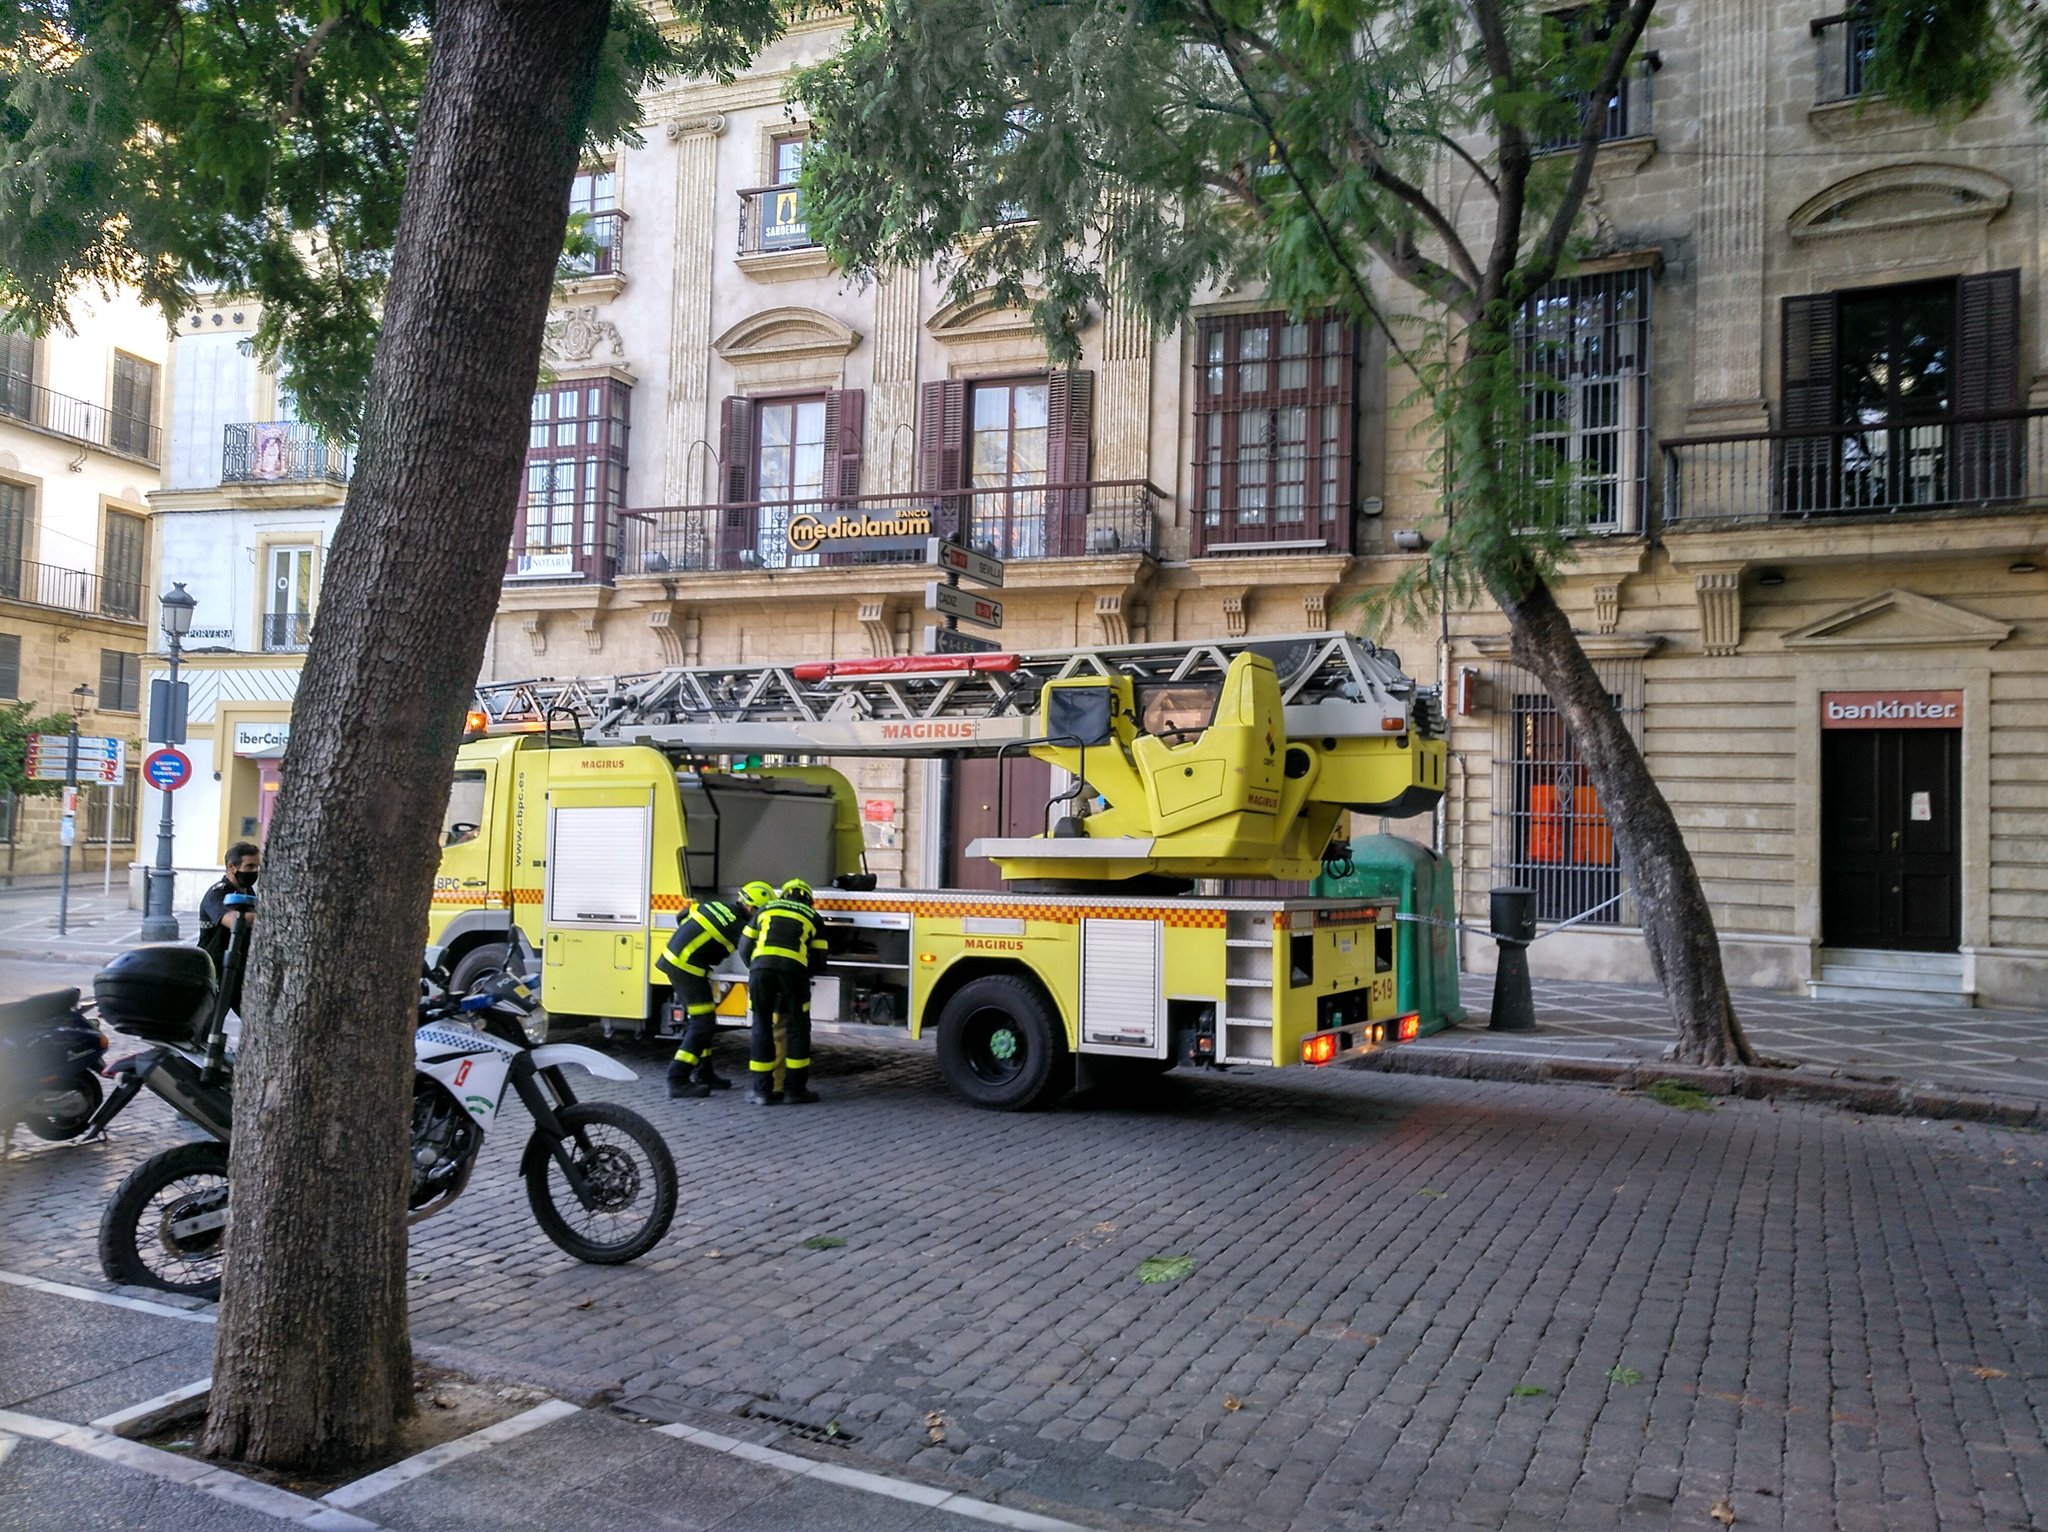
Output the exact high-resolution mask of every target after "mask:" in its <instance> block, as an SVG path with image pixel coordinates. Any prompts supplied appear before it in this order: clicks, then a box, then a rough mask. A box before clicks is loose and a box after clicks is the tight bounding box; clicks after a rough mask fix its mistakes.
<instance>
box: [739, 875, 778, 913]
mask: <svg viewBox="0 0 2048 1532" xmlns="http://www.w3.org/2000/svg"><path fill="white" fill-rule="evenodd" d="M774 897H775V885H774V884H772V883H766V882H763V881H762V880H761V879H759V878H754V879H752V880H750V881H749V882H746V883H742V884H741V885H740V902H741V903H742V904H751V905H754V906H755V907H756V908H758V907H759V906H761V905H764V904H766V903H767V902H768V901H769V900H770V899H773V898H774Z"/></svg>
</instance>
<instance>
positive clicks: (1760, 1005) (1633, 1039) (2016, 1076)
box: [1449, 973, 2048, 1096]
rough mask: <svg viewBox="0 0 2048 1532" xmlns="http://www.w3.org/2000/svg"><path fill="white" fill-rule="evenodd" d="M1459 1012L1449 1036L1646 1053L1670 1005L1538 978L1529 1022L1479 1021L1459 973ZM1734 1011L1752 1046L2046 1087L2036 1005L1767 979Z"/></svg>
mask: <svg viewBox="0 0 2048 1532" xmlns="http://www.w3.org/2000/svg"><path fill="white" fill-rule="evenodd" d="M1458 987H1459V990H1460V993H1461V994H1462V995H1463V997H1464V1001H1465V1008H1466V1010H1467V1011H1468V1012H1470V1019H1469V1020H1468V1021H1467V1022H1466V1024H1465V1026H1463V1027H1461V1028H1459V1029H1457V1030H1456V1031H1454V1032H1452V1033H1450V1034H1449V1038H1451V1039H1455V1040H1457V1041H1458V1042H1460V1043H1464V1044H1470V1043H1473V1042H1475V1041H1478V1040H1481V1039H1484V1040H1487V1042H1488V1043H1489V1044H1490V1045H1492V1046H1498V1047H1503V1048H1515V1047H1521V1046H1526V1045H1527V1043H1528V1042H1529V1041H1531V1040H1541V1041H1542V1042H1543V1044H1544V1045H1545V1046H1546V1047H1548V1046H1553V1045H1556V1044H1558V1043H1563V1042H1571V1043H1578V1044H1588V1045H1596V1050H1595V1051H1600V1050H1603V1049H1604V1050H1613V1051H1625V1052H1628V1053H1631V1054H1635V1055H1638V1056H1640V1055H1645V1054H1647V1055H1651V1056H1654V1055H1656V1054H1657V1053H1659V1052H1661V1051H1662V1049H1663V1048H1664V1046H1665V1045H1666V1044H1667V1043H1669V1042H1670V1041H1671V1037H1672V1027H1671V1011H1670V1008H1669V1007H1668V1006H1667V1005H1666V1004H1665V1003H1664V992H1663V991H1662V990H1660V989H1658V988H1657V987H1656V986H1655V985H1654V984H1593V983H1574V982H1572V981H1570V980H1566V979H1538V980H1536V981H1535V983H1534V984H1533V986H1532V988H1533V990H1534V993H1535V999H1536V1028H1537V1029H1536V1031H1535V1032H1534V1033H1528V1032H1521V1033H1514V1032H1488V1031H1486V1019H1487V1016H1488V1013H1489V1011H1490V1008H1491V1006H1492V1003H1493V980H1492V977H1491V976H1490V975H1486V974H1469V973H1468V974H1461V975H1459V977H1458ZM1735 1010H1736V1014H1737V1015H1739V1016H1740V1017H1741V1018H1742V1025H1743V1027H1744V1029H1745V1030H1746V1031H1747V1032H1748V1033H1749V1040H1750V1042H1751V1043H1752V1044H1753V1045H1754V1046H1755V1047H1756V1049H1757V1051H1758V1052H1759V1053H1762V1054H1764V1055H1766V1056H1768V1057H1772V1058H1780V1059H1798V1060H1803V1061H1805V1062H1808V1063H1813V1064H1821V1065H1826V1066H1828V1067H1830V1068H1833V1069H1840V1070H1845V1071H1847V1072H1849V1073H1852V1074H1857V1075H1863V1076H1868V1077H1872V1078H1890V1079H1900V1080H1930V1081H1935V1082H1938V1083H1940V1084H1942V1085H1945V1086H1950V1087H1954V1088H1956V1089H1960V1090H1975V1091H1991V1092H1999V1093H2004V1094H2008V1095H2030V1096H2048V1013H2043V1012H2036V1011H1997V1010H1964V1009H1945V1008H1941V1007H1929V1006H1908V1005H1869V1004H1864V1003H1860V1002H1859V1003H1856V1004H1849V1003H1847V1002H1844V1001H1838V1000H1808V999H1805V998H1804V997H1802V996H1799V995H1787V994H1781V993H1779V992H1777V991H1775V990H1756V989H1752V990H1737V991H1736V992H1735Z"/></svg>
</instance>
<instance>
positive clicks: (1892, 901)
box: [1820, 729, 1963, 952]
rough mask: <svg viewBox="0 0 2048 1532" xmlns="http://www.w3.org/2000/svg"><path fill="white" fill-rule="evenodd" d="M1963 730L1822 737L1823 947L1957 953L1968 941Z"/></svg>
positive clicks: (1833, 732)
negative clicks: (1965, 937) (1965, 928)
mask: <svg viewBox="0 0 2048 1532" xmlns="http://www.w3.org/2000/svg"><path fill="white" fill-rule="evenodd" d="M1962 743H1963V736H1962V732H1961V731H1960V730H1958V729H1843V730H1831V731H1826V732H1823V733H1822V735H1821V871H1820V876H1821V940H1822V942H1823V943H1824V944H1826V945H1827V946H1830V947H1864V948H1880V949H1891V950H1896V951H1902V952H1954V951H1955V950H1956V949H1957V948H1958V946H1960V945H1961V942H1962V919H1963V914H1962V912H1963V892H1962V888H1963V879H1962V834H1961V828H1962V827H1961V799H1962V791H1961V788H1962V782H1961V778H1962V756H1963V750H1962Z"/></svg>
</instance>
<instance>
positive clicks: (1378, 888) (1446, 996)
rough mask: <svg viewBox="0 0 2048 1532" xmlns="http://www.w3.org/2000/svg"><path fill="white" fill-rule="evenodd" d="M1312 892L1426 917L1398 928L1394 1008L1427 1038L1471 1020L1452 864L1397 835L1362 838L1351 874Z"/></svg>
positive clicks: (1322, 882) (1327, 879)
mask: <svg viewBox="0 0 2048 1532" xmlns="http://www.w3.org/2000/svg"><path fill="white" fill-rule="evenodd" d="M1311 891H1312V892H1313V893H1314V894H1315V896H1316V897H1317V898H1319V899H1393V900H1395V901H1397V903H1396V905H1395V908H1396V909H1397V910H1398V911H1399V912H1400V913H1401V914H1403V915H1416V916H1421V917H1423V919H1420V920H1400V921H1396V922H1395V923H1394V973H1395V1002H1394V1003H1395V1007H1396V1009H1397V1010H1398V1011H1399V1012H1400V1013H1401V1014H1402V1015H1406V1014H1407V1013H1408V1012H1410V1011H1413V1012H1415V1013H1416V1015H1418V1016H1420V1017H1421V1018H1422V1032H1423V1035H1424V1036H1427V1035H1428V1034H1430V1033H1431V1032H1441V1031H1442V1030H1443V1029H1444V1028H1445V1027H1448V1026H1450V1025H1451V1024H1452V1023H1453V1022H1459V1021H1463V1020H1464V1019H1465V1010H1464V1007H1463V1006H1461V1005H1459V1004H1458V931H1457V925H1456V922H1457V918H1458V916H1457V906H1456V904H1455V902H1454V901H1453V899H1452V896H1451V864H1450V863H1449V862H1447V861H1445V860H1444V859H1443V858H1442V857H1441V856H1439V855H1437V853H1436V852H1434V851H1432V850H1430V849H1429V847H1427V846H1424V845H1419V844H1417V843H1416V842H1415V841H1412V840H1403V839H1402V838H1401V837H1400V836H1398V835H1360V836H1357V837H1354V838H1353V840H1352V842H1351V871H1350V872H1349V873H1347V874H1346V875H1345V876H1343V877H1332V876H1331V875H1330V874H1329V872H1328V871H1327V870H1326V871H1325V872H1324V873H1323V875H1322V876H1321V877H1319V878H1317V879H1316V880H1315V883H1314V884H1313V886H1312V889H1311ZM1431 922H1433V923H1431Z"/></svg>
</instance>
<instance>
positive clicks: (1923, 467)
mask: <svg viewBox="0 0 2048 1532" xmlns="http://www.w3.org/2000/svg"><path fill="white" fill-rule="evenodd" d="M1659 446H1660V447H1661V448H1662V449H1663V453H1664V521H1665V524H1666V526H1667V527H1670V528H1672V529H1673V530H1677V529H1679V528H1681V527H1684V528H1691V527H1694V526H1702V525H1708V526H1722V525H1742V524H1751V525H1754V524H1759V523H1770V522H1796V521H1811V520H1817V519H1828V520H1882V519H1885V518H1890V517H1898V516H1915V515H1927V514H1934V513H1941V512H1947V513H1956V512H1968V511H1986V510H1994V511H1995V510H2015V509H2020V508H2022V507H2023V506H2025V505H2026V503H2027V497H2028V486H2029V485H2030V484H2031V485H2037V486H2038V485H2040V484H2043V483H2048V478H2044V474H2043V470H2044V468H2048V409H2032V410H2007V411H2002V412H1995V413H1986V414H1974V415H1947V416H1940V417H1936V418H1932V419H1928V420H1922V421H1914V420H1891V421H1882V422H1878V423H1875V424H1867V425H1851V426H1838V427H1834V428H1832V429H1829V430H1826V431H1814V430H1809V429H1805V428H1801V429H1797V430H1791V431H1758V432H1752V433H1749V434H1746V435H1739V436H1686V437H1677V438H1674V439H1670V440H1667V441H1664V442H1661V443H1659Z"/></svg>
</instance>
